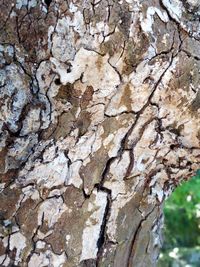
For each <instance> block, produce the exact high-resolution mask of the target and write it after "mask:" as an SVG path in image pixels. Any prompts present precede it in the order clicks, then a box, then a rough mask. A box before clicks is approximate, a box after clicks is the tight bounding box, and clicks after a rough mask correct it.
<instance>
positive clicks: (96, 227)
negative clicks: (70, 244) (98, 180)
mask: <svg viewBox="0 0 200 267" xmlns="http://www.w3.org/2000/svg"><path fill="white" fill-rule="evenodd" d="M94 195H95V200H94V201H93V202H91V203H89V205H88V209H89V211H91V210H93V213H92V214H91V216H90V217H89V218H88V219H87V221H86V223H85V225H86V226H85V229H84V230H83V235H82V254H81V258H80V261H82V260H87V259H95V258H96V255H97V251H98V248H97V241H98V239H99V234H100V230H101V225H102V221H103V217H104V213H105V208H106V204H107V194H106V193H105V192H97V191H96V190H95V191H94Z"/></svg>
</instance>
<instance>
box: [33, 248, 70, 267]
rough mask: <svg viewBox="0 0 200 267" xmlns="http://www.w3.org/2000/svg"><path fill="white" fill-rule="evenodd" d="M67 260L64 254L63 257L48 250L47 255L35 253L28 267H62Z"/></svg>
mask: <svg viewBox="0 0 200 267" xmlns="http://www.w3.org/2000/svg"><path fill="white" fill-rule="evenodd" d="M66 260H67V259H66V256H65V253H64V252H63V253H62V254H61V255H57V254H54V253H53V252H52V251H50V250H47V251H46V252H45V253H39V254H36V253H34V254H33V256H32V257H31V259H30V261H29V263H28V267H36V266H37V267H44V266H53V267H62V266H63V264H64V263H65V262H66Z"/></svg>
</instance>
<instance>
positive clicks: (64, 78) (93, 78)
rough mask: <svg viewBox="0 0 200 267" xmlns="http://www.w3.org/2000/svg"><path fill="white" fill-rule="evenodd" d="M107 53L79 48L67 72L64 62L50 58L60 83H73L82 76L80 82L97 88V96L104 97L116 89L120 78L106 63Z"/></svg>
mask: <svg viewBox="0 0 200 267" xmlns="http://www.w3.org/2000/svg"><path fill="white" fill-rule="evenodd" d="M108 59H109V55H105V56H100V55H99V54H97V53H96V52H94V51H88V50H86V49H84V48H81V49H80V50H79V51H78V52H77V53H76V56H75V59H74V61H71V64H72V71H71V72H70V73H68V72H67V68H66V65H65V64H61V63H60V61H58V60H57V59H55V58H51V59H50V60H51V62H52V65H53V69H54V71H56V72H57V73H58V74H59V75H60V79H61V83H62V84H67V83H74V82H75V81H76V80H78V79H80V77H81V76H82V75H83V77H82V82H84V83H85V84H86V85H90V86H92V87H93V88H94V89H95V91H96V90H99V92H98V96H99V97H106V96H108V95H110V94H111V93H113V92H114V91H115V90H116V86H117V85H119V84H120V79H119V76H118V74H117V72H116V71H115V70H114V68H113V67H112V66H111V65H110V64H109V63H108Z"/></svg>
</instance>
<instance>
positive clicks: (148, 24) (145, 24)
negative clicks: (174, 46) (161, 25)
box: [141, 6, 169, 33]
mask: <svg viewBox="0 0 200 267" xmlns="http://www.w3.org/2000/svg"><path fill="white" fill-rule="evenodd" d="M155 14H157V15H158V16H159V18H160V19H161V20H162V21H163V22H168V20H169V18H168V15H167V13H166V12H165V11H164V12H161V11H160V9H158V8H157V7H153V6H151V7H148V9H147V14H146V18H145V19H141V20H142V21H141V27H142V29H143V31H144V32H151V33H153V30H152V25H153V23H154V18H153V16H154V15H155Z"/></svg>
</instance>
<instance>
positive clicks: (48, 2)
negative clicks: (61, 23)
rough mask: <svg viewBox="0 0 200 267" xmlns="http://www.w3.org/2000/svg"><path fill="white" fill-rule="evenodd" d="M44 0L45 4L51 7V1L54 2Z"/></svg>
mask: <svg viewBox="0 0 200 267" xmlns="http://www.w3.org/2000/svg"><path fill="white" fill-rule="evenodd" d="M44 2H45V4H46V5H47V7H49V6H50V4H51V2H52V0H44Z"/></svg>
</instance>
